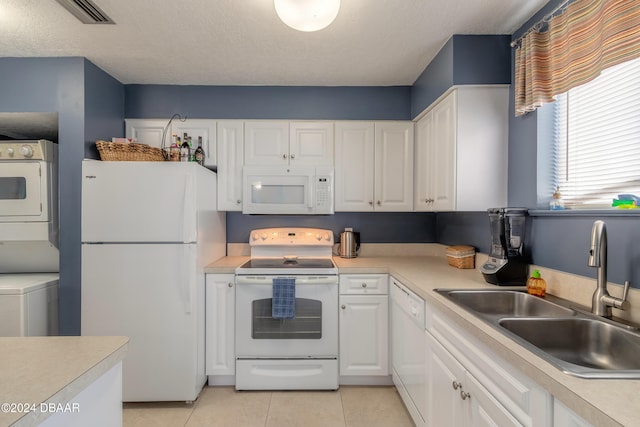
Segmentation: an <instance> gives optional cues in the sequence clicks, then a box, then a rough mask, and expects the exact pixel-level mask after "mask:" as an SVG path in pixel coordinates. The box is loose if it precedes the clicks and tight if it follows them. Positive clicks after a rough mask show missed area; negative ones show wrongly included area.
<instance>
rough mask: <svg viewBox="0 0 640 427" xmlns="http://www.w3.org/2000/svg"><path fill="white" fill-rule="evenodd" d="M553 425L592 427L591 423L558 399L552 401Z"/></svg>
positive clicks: (557, 426)
mask: <svg viewBox="0 0 640 427" xmlns="http://www.w3.org/2000/svg"><path fill="white" fill-rule="evenodd" d="M553 425H554V426H556V427H592V424H591V423H589V422H587V421H585V420H584V419H582V418H581V417H580V416H579V415H578V414H576V413H575V412H573V411H572V410H571V409H569V408H567V407H566V406H565V405H564V404H563V403H562V402H560V401H559V400H558V399H555V400H554V402H553Z"/></svg>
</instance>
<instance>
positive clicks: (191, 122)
mask: <svg viewBox="0 0 640 427" xmlns="http://www.w3.org/2000/svg"><path fill="white" fill-rule="evenodd" d="M185 133H186V134H187V135H188V136H190V137H191V144H192V145H191V150H195V149H196V148H198V138H202V149H203V150H204V156H205V157H204V165H205V166H216V165H217V164H218V163H217V160H216V121H215V120H205V119H187V120H185V121H181V120H176V119H174V120H173V122H171V135H173V134H176V135H177V136H179V137H180V140H183V139H184V134H185ZM171 135H170V136H171ZM168 140H169V141H171V138H168ZM169 144H171V142H169Z"/></svg>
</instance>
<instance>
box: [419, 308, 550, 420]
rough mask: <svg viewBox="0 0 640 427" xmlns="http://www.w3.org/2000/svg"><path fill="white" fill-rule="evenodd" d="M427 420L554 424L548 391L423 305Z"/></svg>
mask: <svg viewBox="0 0 640 427" xmlns="http://www.w3.org/2000/svg"><path fill="white" fill-rule="evenodd" d="M426 329H427V331H426V337H425V340H426V343H427V345H426V347H427V351H426V353H427V361H426V369H427V384H426V388H427V390H426V399H427V409H426V417H425V418H426V420H425V421H426V425H428V426H431V427H437V426H445V425H446V426H531V427H550V426H552V425H553V419H552V414H553V402H552V399H553V397H552V396H551V395H550V394H549V393H547V392H546V391H545V390H544V389H542V388H541V387H540V386H538V385H537V384H535V383H534V382H533V381H532V380H531V379H529V378H528V377H526V376H524V375H522V374H520V372H519V371H518V370H517V369H515V368H513V367H512V366H510V365H509V364H508V363H506V362H505V361H503V360H501V358H500V357H499V356H497V355H496V354H494V353H493V352H492V351H491V350H489V349H488V348H486V347H485V346H484V345H483V344H482V343H480V342H478V341H477V340H476V339H475V338H473V337H471V336H469V335H468V334H467V333H466V332H465V331H464V330H463V329H461V328H459V327H457V326H456V325H455V323H454V322H452V321H451V320H449V319H448V318H447V317H446V316H445V315H443V314H441V313H440V312H439V311H437V310H435V309H433V307H432V306H429V305H427V314H426Z"/></svg>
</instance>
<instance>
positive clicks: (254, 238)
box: [251, 233, 258, 242]
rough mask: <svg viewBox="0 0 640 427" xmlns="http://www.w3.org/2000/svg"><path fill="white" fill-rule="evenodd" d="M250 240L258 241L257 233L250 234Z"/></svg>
mask: <svg viewBox="0 0 640 427" xmlns="http://www.w3.org/2000/svg"><path fill="white" fill-rule="evenodd" d="M251 240H253V241H254V242H255V241H256V240H258V233H251Z"/></svg>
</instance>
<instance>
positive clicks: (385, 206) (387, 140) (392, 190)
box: [374, 122, 413, 212]
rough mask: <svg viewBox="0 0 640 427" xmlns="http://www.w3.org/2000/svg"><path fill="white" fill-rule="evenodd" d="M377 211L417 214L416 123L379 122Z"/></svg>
mask: <svg viewBox="0 0 640 427" xmlns="http://www.w3.org/2000/svg"><path fill="white" fill-rule="evenodd" d="M375 129H376V144H375V184H374V188H375V205H376V206H375V210H376V211H384V212H393V211H411V210H413V123H412V122H376V126H375Z"/></svg>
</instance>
